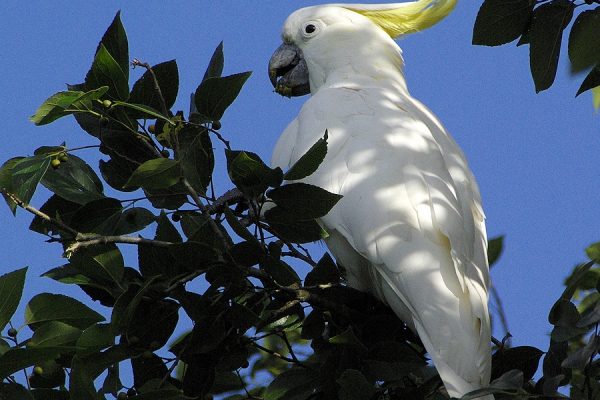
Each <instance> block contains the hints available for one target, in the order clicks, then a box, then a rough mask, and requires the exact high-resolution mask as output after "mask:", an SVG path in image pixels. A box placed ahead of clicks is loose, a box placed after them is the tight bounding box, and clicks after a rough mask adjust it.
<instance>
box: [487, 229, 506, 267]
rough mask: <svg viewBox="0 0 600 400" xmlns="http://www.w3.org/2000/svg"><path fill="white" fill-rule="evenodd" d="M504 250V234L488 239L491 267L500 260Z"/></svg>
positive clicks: (488, 254)
mask: <svg viewBox="0 0 600 400" xmlns="http://www.w3.org/2000/svg"><path fill="white" fill-rule="evenodd" d="M502 250H504V235H502V236H498V237H495V238H493V239H490V240H488V250H487V256H488V262H489V265H490V267H491V266H492V265H494V264H495V263H496V262H497V261H498V259H499V258H500V256H501V255H502Z"/></svg>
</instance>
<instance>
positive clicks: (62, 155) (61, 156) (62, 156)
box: [58, 153, 69, 162]
mask: <svg viewBox="0 0 600 400" xmlns="http://www.w3.org/2000/svg"><path fill="white" fill-rule="evenodd" d="M58 159H59V160H60V161H61V162H67V161H69V156H68V155H67V153H60V154H59V155H58Z"/></svg>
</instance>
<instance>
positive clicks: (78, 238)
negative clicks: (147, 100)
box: [0, 189, 173, 257]
mask: <svg viewBox="0 0 600 400" xmlns="http://www.w3.org/2000/svg"><path fill="white" fill-rule="evenodd" d="M0 193H3V194H5V195H6V196H7V197H8V198H9V199H11V200H12V201H13V202H14V203H15V204H16V205H17V206H19V207H21V208H22V209H24V210H26V211H28V212H30V213H31V214H33V215H35V216H37V217H39V218H41V219H43V220H44V221H46V222H48V223H50V224H52V225H54V226H56V227H58V228H59V229H61V230H63V231H65V232H68V233H70V234H71V235H72V236H73V239H74V240H75V242H74V243H72V244H71V245H69V246H68V247H67V249H66V251H65V254H66V255H67V257H68V256H70V255H72V254H73V253H75V252H76V251H77V250H79V249H80V248H85V247H90V246H97V245H101V244H109V243H122V244H135V245H147V246H154V247H168V246H170V245H172V244H173V243H172V242H165V241H161V240H152V239H146V238H143V237H132V236H126V235H117V236H101V235H95V234H85V233H81V232H78V231H77V230H75V229H73V228H71V227H70V226H68V225H67V224H65V223H64V222H62V221H59V220H57V219H55V218H52V217H51V216H49V215H48V214H46V213H44V212H42V211H40V210H38V209H37V208H35V207H32V206H30V205H29V204H25V202H24V201H23V200H21V199H19V198H18V197H17V196H15V195H14V194H13V193H10V192H7V191H6V190H5V189H0Z"/></svg>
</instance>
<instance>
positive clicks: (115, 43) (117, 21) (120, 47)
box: [96, 11, 129, 80]
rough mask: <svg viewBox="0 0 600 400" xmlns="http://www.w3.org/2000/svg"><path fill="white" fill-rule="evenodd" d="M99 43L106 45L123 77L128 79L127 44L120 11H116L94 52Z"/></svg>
mask: <svg viewBox="0 0 600 400" xmlns="http://www.w3.org/2000/svg"><path fill="white" fill-rule="evenodd" d="M101 45H103V46H104V47H106V50H108V52H109V53H110V54H111V55H112V56H113V57H114V59H115V60H116V61H117V63H118V64H119V67H120V68H121V70H122V71H123V73H124V74H125V77H126V78H127V80H129V44H128V41H127V33H126V32H125V28H124V27H123V23H122V22H121V11H118V12H117V14H116V15H115V18H114V19H113V21H112V22H111V24H110V26H109V27H108V29H107V30H106V32H104V35H103V36H102V40H101V41H100V43H99V44H98V48H97V49H96V53H97V52H98V50H99V49H100V46H101Z"/></svg>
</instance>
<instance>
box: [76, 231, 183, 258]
mask: <svg viewBox="0 0 600 400" xmlns="http://www.w3.org/2000/svg"><path fill="white" fill-rule="evenodd" d="M86 236H87V238H86ZM109 243H115V244H116V243H121V244H135V245H138V246H139V245H146V246H154V247H168V246H171V245H172V244H174V243H172V242H165V241H162V240H152V239H145V238H143V237H133V236H125V235H120V236H98V235H92V236H88V235H85V234H81V233H78V236H77V237H76V238H75V243H72V244H71V245H69V247H67V249H66V250H65V254H66V256H67V258H69V257H70V256H71V255H72V254H73V253H75V252H76V251H77V250H79V249H81V248H85V247H90V246H98V245H101V244H109Z"/></svg>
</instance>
